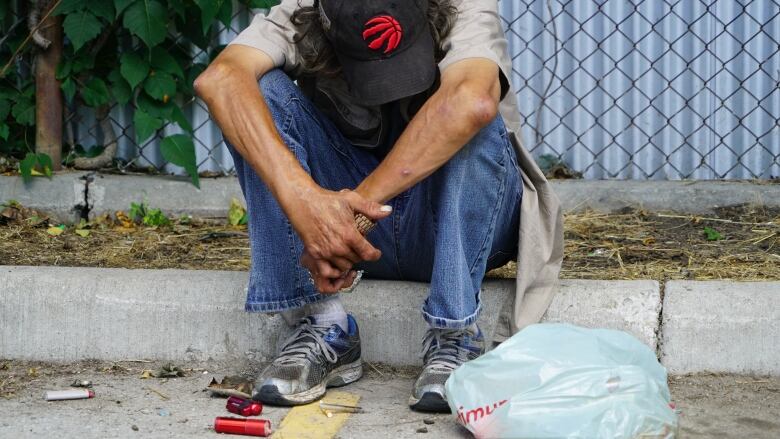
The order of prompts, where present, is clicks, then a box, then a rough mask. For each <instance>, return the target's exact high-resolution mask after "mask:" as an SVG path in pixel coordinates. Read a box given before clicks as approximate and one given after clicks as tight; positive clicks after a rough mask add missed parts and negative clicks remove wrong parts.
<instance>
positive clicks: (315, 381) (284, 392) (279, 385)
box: [252, 315, 363, 405]
mask: <svg viewBox="0 0 780 439" xmlns="http://www.w3.org/2000/svg"><path fill="white" fill-rule="evenodd" d="M347 323H348V326H349V330H348V331H347V332H345V331H344V330H343V329H341V327H340V326H339V325H332V326H323V325H317V322H316V321H315V319H314V317H306V318H305V319H302V320H301V322H300V324H299V325H298V327H297V328H295V329H294V330H293V332H292V333H291V334H290V336H289V337H288V338H287V340H285V342H284V343H283V344H282V348H281V351H280V352H279V355H277V357H276V358H275V359H274V361H273V362H272V363H271V364H270V365H269V366H268V367H266V368H265V370H263V372H262V373H261V374H260V376H258V378H257V380H256V381H255V390H254V393H253V395H252V398H253V399H255V400H257V401H261V402H263V403H266V404H272V405H300V404H307V403H310V402H312V401H315V400H317V399H318V398H320V397H322V396H323V395H324V394H325V389H326V388H328V387H337V386H343V385H346V384H349V383H351V382H354V381H357V380H358V379H360V377H361V376H362V375H363V365H362V363H361V361H360V332H359V331H358V327H357V323H356V322H355V319H354V318H353V317H352V316H351V315H349V316H348V318H347Z"/></svg>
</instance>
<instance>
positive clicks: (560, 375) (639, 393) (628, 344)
mask: <svg viewBox="0 0 780 439" xmlns="http://www.w3.org/2000/svg"><path fill="white" fill-rule="evenodd" d="M445 386H446V390H447V399H448V401H449V405H450V408H451V409H452V413H454V414H455V415H456V418H457V421H458V422H459V423H460V424H462V425H464V426H465V427H466V428H467V429H469V430H470V431H471V432H472V433H474V436H475V437H477V438H673V437H675V435H676V434H677V414H676V413H675V411H674V410H673V409H672V408H671V407H670V405H669V404H670V399H671V398H670V395H669V387H668V386H667V384H666V369H665V368H664V367H663V366H661V364H659V363H658V360H657V359H656V356H655V353H654V352H653V351H651V350H650V349H649V348H648V347H647V346H645V345H644V344H642V343H641V342H640V341H639V340H637V339H636V338H634V337H632V336H631V335H629V334H626V333H624V332H620V331H613V330H608V329H585V328H580V327H577V326H572V325H566V324H538V325H532V326H529V327H527V328H525V329H523V330H522V331H520V332H518V333H517V334H515V335H514V336H513V337H512V338H510V339H508V340H506V341H505V342H504V343H502V344H501V345H499V346H498V347H497V348H496V349H494V350H492V351H490V352H488V353H487V354H485V355H483V356H482V357H480V358H477V359H476V360H473V361H470V362H468V363H466V364H464V365H462V366H460V367H459V368H458V369H457V370H455V372H453V374H452V375H451V376H450V378H449V379H448V380H447V383H446V384H445Z"/></svg>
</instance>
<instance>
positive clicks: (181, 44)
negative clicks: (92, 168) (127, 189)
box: [64, 2, 262, 176]
mask: <svg viewBox="0 0 780 439" xmlns="http://www.w3.org/2000/svg"><path fill="white" fill-rule="evenodd" d="M234 11H236V12H235V13H234V14H233V17H232V20H231V23H230V26H225V25H223V24H222V23H220V24H218V30H219V32H218V37H217V38H216V39H215V40H214V41H212V42H211V45H210V46H209V47H208V49H207V50H203V49H201V48H199V47H197V46H195V45H193V44H191V43H188V42H186V41H183V38H181V36H179V35H172V38H171V39H172V40H173V44H172V45H171V46H170V47H167V50H168V52H169V53H180V54H186V57H187V58H189V59H190V64H189V65H186V66H182V67H183V68H184V70H185V71H189V68H190V67H191V66H192V65H193V64H199V65H201V66H202V68H205V66H206V65H208V63H209V61H210V60H211V59H212V58H213V56H214V54H215V53H217V51H218V50H219V49H221V48H222V47H224V46H225V45H226V44H227V43H228V42H230V41H231V40H232V39H233V38H235V37H236V36H237V35H238V33H239V32H240V31H241V30H242V29H244V28H245V27H246V26H248V25H249V21H250V20H251V18H252V16H253V11H251V10H248V9H247V8H245V7H243V6H241V5H240V4H238V3H235V2H234ZM254 12H262V11H260V10H256V11H254ZM194 71H195V72H199V70H197V69H196V70H194ZM194 79H195V76H194V75H193V76H192V77H188V78H186V81H187V82H188V83H189V84H190V85H191V84H192V81H193V80H194ZM176 105H178V106H179V107H180V108H181V110H182V112H183V114H184V116H185V118H186V119H187V121H188V122H189V124H190V125H191V126H192V133H193V141H194V143H195V149H196V155H197V165H198V170H199V173H200V174H201V175H206V176H215V175H227V174H230V173H232V172H233V160H232V158H231V157H230V154H229V153H228V151H227V149H226V148H225V146H224V142H223V140H222V135H221V133H220V131H219V129H218V128H217V126H216V125H215V124H214V122H213V121H212V120H211V119H210V117H209V114H208V110H207V108H206V105H205V104H204V103H203V102H202V101H200V100H199V99H196V98H192V99H188V100H186V101H183V102H176ZM134 111H135V108H134V107H133V105H132V103H131V104H128V105H114V106H113V107H112V108H111V109H110V112H109V120H110V121H111V124H110V126H111V129H112V131H113V132H112V133H106V132H105V131H106V128H108V127H105V124H100V123H99V121H98V120H97V118H96V115H95V112H94V111H93V110H92V109H90V108H86V107H83V106H78V105H77V104H74V105H71V106H69V107H68V108H67V109H66V112H65V120H66V124H65V133H64V134H65V135H64V139H65V141H66V142H67V143H68V144H70V145H80V146H81V147H82V148H84V149H86V150H89V149H90V148H91V147H94V146H97V147H100V146H102V144H103V143H105V142H104V140H105V139H106V138H107V137H111V138H116V142H117V155H116V160H115V162H116V164H117V168H118V169H119V170H120V171H122V172H139V171H140V172H152V173H156V172H160V173H173V174H184V170H183V169H182V168H180V167H178V166H176V165H173V164H170V163H168V162H166V161H165V159H164V158H163V156H162V154H161V153H160V149H159V146H160V142H161V140H162V139H163V138H164V137H166V136H169V135H173V134H179V133H182V132H183V130H182V127H181V126H180V125H178V124H175V123H167V124H165V125H164V126H163V127H162V128H161V129H160V131H159V134H158V135H157V136H155V137H152V138H150V139H148V140H146V141H144V142H141V143H139V142H137V141H136V138H137V137H136V133H135V129H134V126H133V115H134Z"/></svg>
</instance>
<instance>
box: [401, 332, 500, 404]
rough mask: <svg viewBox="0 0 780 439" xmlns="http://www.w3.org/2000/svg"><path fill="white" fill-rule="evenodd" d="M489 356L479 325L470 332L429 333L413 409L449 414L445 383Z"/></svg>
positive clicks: (415, 386) (410, 399)
mask: <svg viewBox="0 0 780 439" xmlns="http://www.w3.org/2000/svg"><path fill="white" fill-rule="evenodd" d="M484 352H485V341H484V339H483V337H482V331H480V329H479V326H477V325H476V324H475V325H473V327H471V328H467V329H433V328H431V329H428V332H427V333H426V334H425V338H424V339H423V362H424V363H425V367H423V371H422V373H420V376H419V377H417V381H416V382H415V383H414V389H413V390H412V396H410V397H409V407H411V408H412V409H413V410H419V411H423V412H441V413H449V412H450V406H449V405H448V404H447V394H446V393H445V391H444V383H445V382H446V381H447V378H449V376H450V374H451V373H452V371H454V370H455V369H457V368H458V366H460V365H461V364H463V363H465V362H467V361H469V360H473V359H475V358H477V357H479V356H480V355H482V354H483V353H484Z"/></svg>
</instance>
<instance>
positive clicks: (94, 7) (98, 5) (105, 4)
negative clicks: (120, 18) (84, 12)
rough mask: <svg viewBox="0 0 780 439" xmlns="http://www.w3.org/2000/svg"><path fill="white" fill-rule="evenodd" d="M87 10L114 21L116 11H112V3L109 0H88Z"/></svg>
mask: <svg viewBox="0 0 780 439" xmlns="http://www.w3.org/2000/svg"><path fill="white" fill-rule="evenodd" d="M89 10H90V11H92V13H93V14H95V15H96V16H98V17H100V18H103V19H105V20H106V21H108V22H109V23H111V22H113V21H114V17H116V15H115V14H116V13H115V12H114V4H113V3H111V0H90V2H89Z"/></svg>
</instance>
